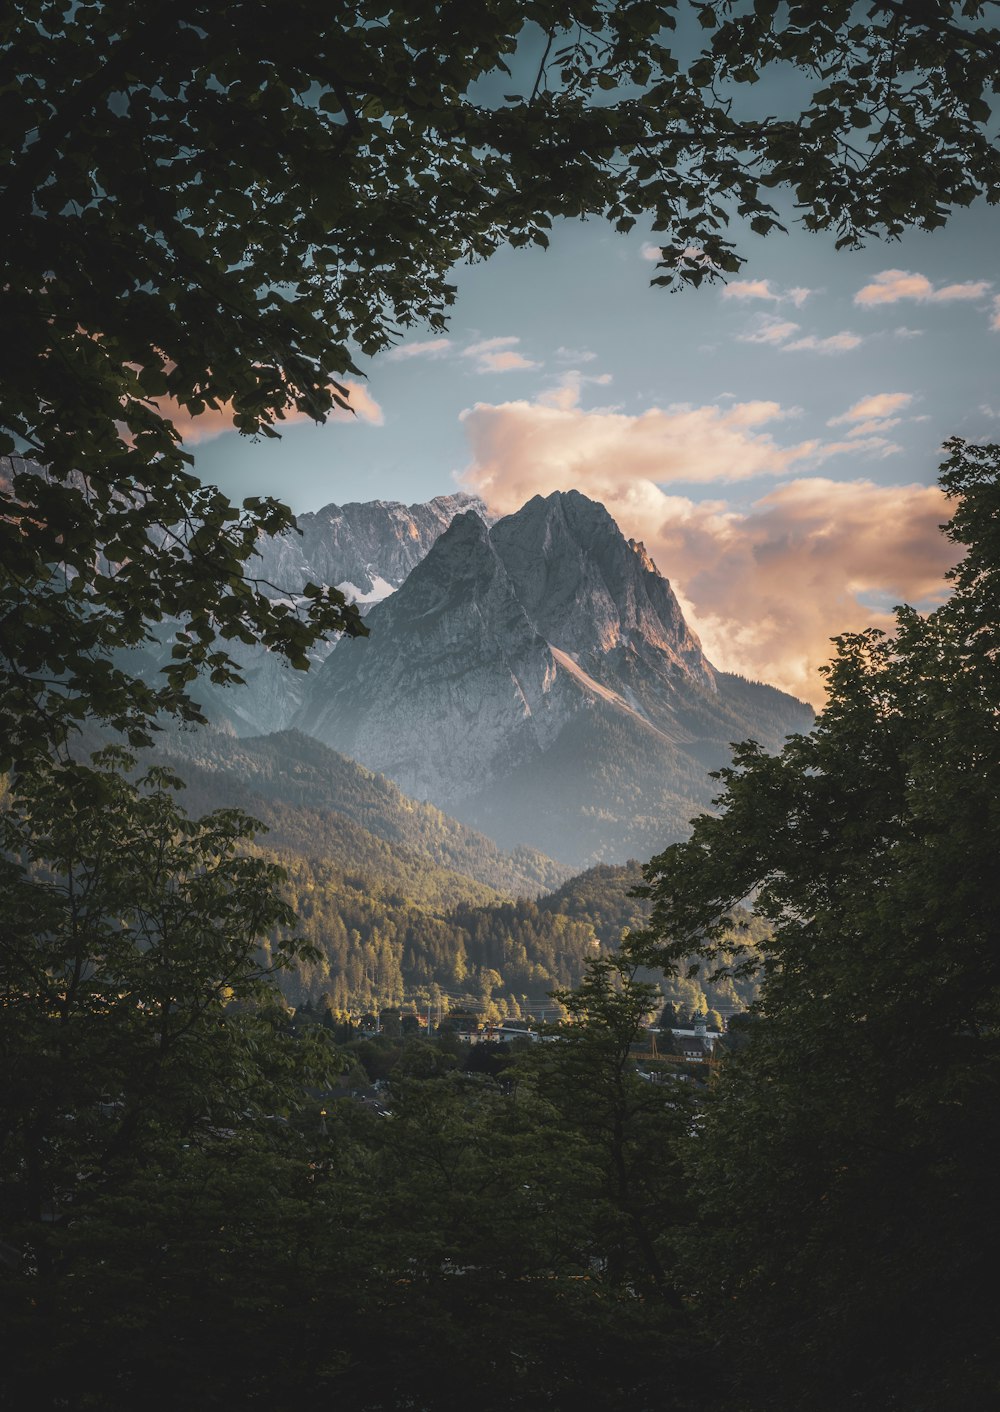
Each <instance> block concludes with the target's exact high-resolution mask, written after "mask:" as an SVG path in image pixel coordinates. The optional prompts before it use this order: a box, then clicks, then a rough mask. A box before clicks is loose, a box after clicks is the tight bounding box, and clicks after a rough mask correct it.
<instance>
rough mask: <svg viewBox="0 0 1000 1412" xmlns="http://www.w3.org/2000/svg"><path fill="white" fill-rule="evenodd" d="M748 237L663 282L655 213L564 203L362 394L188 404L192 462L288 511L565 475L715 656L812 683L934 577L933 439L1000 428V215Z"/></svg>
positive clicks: (521, 485) (501, 505)
mask: <svg viewBox="0 0 1000 1412" xmlns="http://www.w3.org/2000/svg"><path fill="white" fill-rule="evenodd" d="M736 240H737V245H738V248H739V249H740V250H741V252H742V253H743V254H744V255H745V256H746V264H745V266H744V268H743V270H742V271H741V273H740V275H739V276H735V277H731V278H730V279H729V282H728V284H726V285H721V284H715V285H711V286H708V285H703V286H702V287H701V288H700V289H697V290H693V289H689V290H684V291H683V292H681V293H677V294H671V293H668V292H666V291H665V290H662V289H653V288H650V287H649V280H650V278H651V277H652V276H653V275H654V274H655V273H656V269H655V262H656V259H657V258H658V250H657V247H656V246H655V245H654V244H653V238H652V237H651V236H650V234H649V233H648V232H647V233H646V234H643V233H642V232H641V231H635V232H633V233H632V234H631V235H629V236H621V235H618V234H616V233H615V232H614V231H613V230H612V229H611V228H610V227H609V226H607V225H605V224H604V223H602V222H601V221H599V220H591V221H587V222H579V221H578V222H572V223H570V222H566V223H564V224H562V225H561V226H558V227H557V228H556V230H555V231H554V232H553V240H552V244H551V247H550V249H549V250H548V251H539V250H531V251H514V250H506V251H503V252H501V253H500V254H499V255H498V256H496V257H495V258H494V259H493V260H491V261H488V262H486V263H482V264H479V265H475V266H468V267H463V268H461V269H458V270H456V272H455V276H454V279H455V284H456V287H457V295H456V301H455V305H454V309H453V311H452V316H451V323H450V328H449V330H448V333H447V335H446V336H443V337H437V338H431V337H430V336H429V335H428V334H427V332H426V331H420V330H414V331H412V332H411V333H409V334H408V335H407V336H406V338H405V339H404V340H403V341H401V342H400V344H399V345H398V346H397V347H396V348H394V349H393V350H392V351H390V352H387V353H385V354H382V355H380V356H379V357H377V358H374V359H371V360H369V361H367V362H366V363H365V364H364V365H363V371H364V373H365V378H364V380H359V379H355V380H354V381H353V388H352V402H353V404H354V405H355V407H356V415H355V416H353V417H352V416H348V415H347V414H343V415H339V416H337V417H336V418H334V419H332V420H331V421H330V422H328V423H327V424H326V425H325V426H323V427H316V426H314V425H313V424H312V423H310V422H306V421H303V422H301V423H298V424H295V423H287V424H286V425H285V427H284V429H283V431H282V437H281V440H280V441H277V442H276V441H271V440H265V439H259V440H256V441H255V440H250V439H247V438H244V437H241V436H240V435H238V434H237V433H235V432H233V431H231V430H226V429H225V425H224V423H223V422H222V421H221V420H219V419H214V420H213V419H211V418H210V417H203V418H200V419H199V421H198V424H197V426H195V427H192V428H191V429H190V432H189V444H190V446H191V449H193V451H194V453H195V457H196V469H197V470H198V473H199V474H200V475H201V477H202V478H203V479H204V480H206V481H210V482H213V483H215V484H217V485H219V486H220V487H221V488H222V489H223V490H225V491H226V492H227V493H228V494H229V495H230V497H231V498H233V499H234V500H237V501H238V500H241V499H242V498H243V497H244V496H247V495H260V494H272V495H278V496H280V497H281V498H282V499H283V500H285V501H287V502H288V503H289V504H290V505H291V506H292V508H293V509H294V510H295V511H296V512H302V511H307V510H316V509H319V508H321V507H322V506H324V505H327V504H330V503H331V502H336V503H338V504H342V503H345V502H347V501H354V500H372V499H384V500H401V501H404V502H405V503H407V504H411V503H414V502H418V501H424V500H427V499H430V498H431V497H432V496H434V495H441V494H448V493H450V492H453V491H455V490H466V491H470V492H473V493H476V494H479V495H480V496H482V498H483V499H484V500H485V501H486V502H487V504H488V505H489V507H490V508H491V509H492V510H493V511H495V512H499V513H504V514H506V513H510V512H512V511H514V510H516V509H517V508H519V506H520V505H522V504H523V503H524V502H525V501H526V500H528V499H530V498H531V496H532V495H535V494H542V495H546V494H549V493H551V492H552V491H554V490H566V489H570V488H575V489H578V490H580V491H582V492H584V493H585V494H587V495H590V496H592V497H593V498H594V499H596V500H600V501H601V502H602V503H603V504H605V505H606V506H607V508H608V510H609V511H610V512H611V514H612V515H613V516H614V518H615V519H616V521H617V522H618V524H619V526H620V527H621V529H622V530H623V532H624V533H625V534H626V535H628V536H629V537H631V538H635V539H639V540H642V541H643V542H644V543H645V545H646V547H647V549H648V550H649V552H650V553H651V554H652V556H653V559H654V560H655V562H656V565H657V567H658V568H659V570H660V571H661V573H663V574H664V575H665V576H666V577H667V578H668V579H669V580H670V581H671V584H672V585H673V587H674V589H675V591H676V592H677V594H678V597H679V598H680V601H681V604H682V606H683V608H684V611H685V615H686V616H687V618H688V620H689V622H690V624H691V626H692V627H693V628H694V630H695V631H696V632H697V633H698V634H699V636H700V637H701V640H702V643H703V646H704V647H705V650H706V653H707V655H708V657H709V659H710V660H711V661H712V662H713V663H715V665H716V666H718V667H720V668H722V669H724V670H728V671H737V672H741V673H743V674H744V675H746V676H749V677H752V678H754V679H757V680H763V681H768V682H771V683H773V684H774V685H776V686H780V687H782V688H784V689H785V690H787V691H791V692H793V693H794V694H795V695H797V696H799V697H802V698H804V699H806V700H809V701H812V702H813V703H814V704H817V703H819V702H820V701H821V699H822V690H823V688H822V678H821V676H820V675H819V673H818V668H819V667H820V666H821V665H822V664H823V663H824V662H826V661H827V660H828V659H829V657H830V655H831V650H832V649H831V644H830V639H831V637H833V636H834V635H835V634H837V633H840V632H844V631H854V630H858V629H861V628H863V627H867V626H869V625H874V626H878V627H882V628H887V627H890V626H891V608H892V606H893V605H894V604H896V603H900V602H908V603H913V604H915V605H917V606H918V607H921V608H925V609H926V608H929V607H932V606H933V605H934V603H936V602H939V601H940V600H941V598H942V596H943V594H944V592H945V585H944V574H945V572H946V570H947V568H948V567H949V566H950V565H951V564H952V563H953V562H954V561H955V560H956V558H957V557H958V555H957V552H956V549H955V546H953V545H951V544H950V543H949V542H948V541H946V540H945V539H944V537H943V536H942V534H941V533H940V529H939V526H940V525H941V523H942V522H943V521H944V520H945V519H947V516H948V509H947V502H946V501H945V499H944V497H943V495H942V494H941V492H940V491H939V490H938V488H937V485H936V476H937V468H938V465H939V463H940V461H941V460H942V459H943V453H942V449H941V448H942V443H943V442H944V441H945V440H946V438H948V437H950V436H961V437H963V438H965V439H966V440H970V441H973V440H980V441H990V440H997V441H1000V387H998V385H997V377H996V370H997V366H998V354H1000V254H998V252H1000V216H998V215H997V213H996V212H995V211H991V210H989V209H988V208H986V207H985V206H982V207H975V208H972V209H971V210H968V211H964V212H959V213H957V214H956V215H955V216H953V218H952V219H951V221H950V222H949V224H948V225H947V226H946V227H944V228H943V229H941V230H938V231H935V232H933V233H932V234H924V233H920V232H914V233H911V234H909V235H907V236H906V237H904V239H903V240H901V241H898V242H895V243H892V244H889V243H878V242H873V243H872V244H870V245H869V246H868V247H867V248H866V249H865V250H863V251H860V252H849V251H835V250H834V248H833V240H832V237H826V236H823V235H812V234H809V233H806V232H804V231H802V230H800V229H796V228H794V227H793V228H790V231H789V234H788V235H786V236H783V235H781V234H777V233H776V234H772V235H770V236H768V237H767V238H766V239H765V238H761V237H757V236H754V235H752V234H751V233H750V232H749V231H747V232H740V231H737V232H736Z"/></svg>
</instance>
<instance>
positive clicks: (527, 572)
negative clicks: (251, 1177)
mask: <svg viewBox="0 0 1000 1412" xmlns="http://www.w3.org/2000/svg"><path fill="white" fill-rule="evenodd" d="M490 539H491V542H492V544H493V546H494V548H495V550H496V552H497V554H498V555H499V556H500V558H501V559H502V561H503V563H504V566H505V568H506V570H507V573H508V574H509V576H510V578H511V581H512V583H513V584H514V585H515V588H516V591H517V594H518V598H519V599H520V601H521V603H522V604H523V605H524V608H525V611H526V612H527V614H528V616H529V617H530V618H531V620H532V622H534V623H535V625H536V627H537V628H538V630H539V632H540V633H541V634H542V636H543V637H544V638H545V639H546V640H547V641H548V642H550V643H551V644H552V645H553V646H554V647H558V648H560V649H561V650H563V651H564V652H568V653H570V654H571V655H572V656H573V657H574V658H588V659H590V660H589V665H588V670H591V671H592V670H594V667H595V665H596V661H595V659H600V658H603V657H604V656H606V655H607V654H608V653H609V652H613V651H615V650H617V649H625V648H627V647H628V648H632V649H635V650H643V649H654V650H655V651H657V652H660V653H667V654H668V656H669V657H670V659H671V660H672V662H673V663H674V665H675V666H676V667H678V668H679V669H680V670H682V671H683V672H685V673H688V674H690V675H693V676H694V677H695V678H697V679H698V680H699V681H700V683H701V684H702V685H703V686H706V687H708V688H709V689H712V687H713V682H714V678H713V674H712V670H711V668H710V667H709V665H708V663H707V662H706V661H705V658H704V656H703V655H702V651H701V646H700V644H699V642H698V639H697V638H696V637H695V636H694V634H693V633H692V632H691V630H690V629H689V628H688V626H687V624H686V623H685V621H684V615H683V614H682V612H681V609H680V605H679V603H678V602H677V599H676V597H675V596H674V593H673V591H672V590H671V588H670V585H669V584H668V583H667V581H666V579H664V578H663V577H662V576H661V575H660V574H659V573H658V572H657V570H656V566H655V565H654V563H653V561H652V559H651V558H650V557H649V555H648V554H647V553H646V551H645V549H644V548H643V547H642V546H641V545H639V546H637V545H636V543H635V541H634V540H626V538H625V536H624V535H623V534H622V532H621V530H620V529H619V528H618V526H617V525H616V524H615V522H614V520H613V519H612V517H611V515H610V514H609V513H608V511H607V509H606V508H605V507H604V506H603V505H601V504H599V503H598V502H597V501H595V500H591V499H589V497H588V496H586V495H582V494H581V493H580V492H579V491H577V490H568V491H555V492H553V494H552V495H549V496H546V497H544V498H543V497H542V496H540V495H536V496H535V497H534V499H532V500H529V501H528V503H527V504H526V505H525V506H524V507H523V509H521V510H518V511H517V512H516V514H513V515H508V516H507V517H506V518H505V519H503V520H499V521H498V522H497V524H495V525H494V526H493V528H492V530H491V531H490Z"/></svg>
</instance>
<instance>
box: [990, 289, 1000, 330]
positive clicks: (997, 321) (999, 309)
mask: <svg viewBox="0 0 1000 1412" xmlns="http://www.w3.org/2000/svg"><path fill="white" fill-rule="evenodd" d="M990 328H992V329H998V330H1000V294H995V295H994V296H993V317H992V318H991V319H990Z"/></svg>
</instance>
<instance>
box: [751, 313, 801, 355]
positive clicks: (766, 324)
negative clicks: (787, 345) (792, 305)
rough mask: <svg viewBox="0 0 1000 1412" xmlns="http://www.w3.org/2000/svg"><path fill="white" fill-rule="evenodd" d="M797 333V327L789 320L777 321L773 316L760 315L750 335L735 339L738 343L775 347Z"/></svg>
mask: <svg viewBox="0 0 1000 1412" xmlns="http://www.w3.org/2000/svg"><path fill="white" fill-rule="evenodd" d="M798 331H799V325H798V324H793V323H792V322H791V320H790V319H779V318H778V317H777V316H776V315H775V314H761V315H760V317H759V318H758V320H757V326H756V327H755V328H754V329H752V330H751V332H750V333H740V334H737V335H736V338H737V342H739V343H768V344H771V345H772V346H773V347H776V346H777V345H778V344H779V343H784V341H785V339H787V338H791V336H792V334H793V333H798Z"/></svg>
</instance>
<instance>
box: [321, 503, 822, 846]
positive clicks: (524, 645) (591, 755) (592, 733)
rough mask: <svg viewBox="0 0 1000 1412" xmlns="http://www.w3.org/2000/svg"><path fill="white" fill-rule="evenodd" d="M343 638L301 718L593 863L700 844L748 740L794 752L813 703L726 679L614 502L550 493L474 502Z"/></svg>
mask: <svg viewBox="0 0 1000 1412" xmlns="http://www.w3.org/2000/svg"><path fill="white" fill-rule="evenodd" d="M367 621H368V623H369V626H370V628H371V637H370V638H369V639H368V640H366V641H365V640H358V641H348V640H343V641H341V642H339V643H338V644H337V645H336V647H335V648H334V650H333V651H332V652H331V654H330V656H329V657H328V659H327V660H326V662H325V663H324V664H323V665H322V666H321V667H320V668H319V669H318V671H317V672H316V673H315V675H313V674H310V675H311V677H312V679H311V680H310V681H309V682H308V683H307V685H306V688H305V691H304V693H303V704H302V707H301V709H300V711H299V712H298V713H297V715H296V717H295V725H296V726H297V727H298V728H299V729H301V730H303V731H305V732H306V733H308V734H311V735H314V736H316V737H317V738H318V739H321V740H323V741H325V742H326V743H327V744H329V745H331V746H332V747H333V748H335V749H337V750H340V751H341V752H343V753H344V754H347V755H351V756H352V757H353V758H355V759H357V760H359V761H361V762H362V763H363V764H365V765H367V766H368V767H369V768H371V769H373V770H377V771H379V772H380V773H384V774H386V775H388V776H389V777H390V778H392V779H394V780H395V781H396V782H397V783H398V784H399V785H400V787H401V788H402V789H403V790H404V791H405V792H406V793H408V794H411V795H413V796H414V797H416V798H421V799H430V800H432V801H433V802H435V803H437V804H439V805H440V806H441V807H443V808H446V809H448V810H449V812H451V813H453V814H455V815H456V816H457V817H459V818H461V819H463V820H465V821H466V822H469V823H472V824H473V825H474V826H475V827H478V828H480V829H482V830H483V831H484V832H486V833H488V834H489V835H490V836H492V837H494V838H496V839H497V840H498V841H500V842H503V843H504V844H506V845H510V844H513V843H516V842H527V843H530V844H531V845H532V846H534V847H536V848H539V849H540V850H541V851H543V852H545V853H548V854H550V855H551V856H553V857H556V858H558V859H560V860H561V861H562V862H565V863H569V864H572V865H574V866H581V865H584V864H586V863H589V862H593V861H600V860H606V861H616V860H623V859H624V858H627V857H629V856H638V857H642V856H649V854H651V853H653V852H655V851H657V850H658V849H659V848H662V847H663V846H664V844H665V843H667V842H669V841H670V840H671V839H672V838H679V837H683V836H685V834H686V833H687V829H688V821H689V819H690V817H691V816H692V815H693V814H694V813H696V812H700V811H701V810H702V809H703V808H704V807H705V806H706V805H707V804H708V803H709V800H710V798H711V793H712V785H711V781H710V780H708V778H707V771H708V770H710V769H712V768H714V767H716V766H718V765H720V764H722V763H724V762H725V760H726V759H727V758H728V755H729V745H730V743H731V742H733V741H735V740H739V739H744V738H747V737H753V738H755V739H757V740H759V741H760V743H761V744H762V745H764V746H765V747H766V748H770V749H776V748H778V747H780V744H781V741H782V740H783V738H784V737H785V736H786V735H787V734H789V733H791V732H792V731H796V730H802V729H807V728H808V726H809V724H810V722H811V719H812V712H811V710H810V708H809V707H807V706H805V705H804V704H803V703H802V702H798V701H796V700H795V699H794V698H792V697H790V696H787V695H785V694H784V693H782V692H779V691H777V690H775V689H774V688H772V687H767V686H763V685H760V684H756V683H749V682H746V681H743V680H742V679H741V678H737V677H734V676H731V675H730V674H728V673H724V672H719V671H717V670H716V669H715V668H714V667H712V665H711V664H710V663H709V662H708V661H707V659H706V658H705V656H704V654H703V652H702V650H701V646H700V644H699V642H698V640H697V638H696V637H695V636H694V634H693V633H692V632H691V631H690V629H689V628H688V626H687V624H686V623H685V621H684V617H683V614H682V612H681V609H680V606H679V604H678V602H677V599H676V597H675V595H674V593H673V591H672V589H671V588H670V585H669V583H668V581H667V580H666V579H665V578H663V576H662V575H661V574H660V573H659V572H658V571H657V569H656V567H655V565H654V564H653V563H652V560H651V559H650V558H649V555H648V554H647V553H646V551H645V549H644V547H643V546H642V545H641V544H637V543H636V542H635V541H631V540H626V539H625V537H624V536H623V535H622V534H621V531H620V530H619V529H618V527H617V525H616V524H615V522H614V520H613V519H612V518H611V516H610V515H609V514H608V512H607V510H606V509H605V508H604V507H603V506H602V505H599V504H597V503H596V502H594V501H592V500H590V499H588V498H587V497H586V496H584V495H581V494H580V493H579V492H577V491H569V492H556V493H555V494H553V495H550V496H548V497H547V498H544V499H543V498H542V497H541V496H536V497H534V499H532V500H531V501H529V502H528V503H527V505H525V506H524V507H523V508H522V509H521V510H519V511H518V512H517V513H516V514H514V515H510V516H507V517H506V518H505V519H502V520H500V521H498V522H496V523H495V524H494V525H493V526H492V527H491V526H489V525H488V524H487V523H486V521H485V520H484V519H483V518H482V517H481V516H480V515H479V514H477V513H476V511H475V510H474V509H468V510H466V511H464V512H463V513H459V514H457V515H456V516H455V517H454V518H453V519H452V521H451V523H450V525H449V527H448V528H447V530H446V531H445V532H444V533H443V534H442V535H441V536H440V538H439V539H438V540H436V542H435V543H434V545H433V546H432V548H431V549H430V551H429V552H428V553H427V555H426V556H425V557H424V558H423V559H421V561H420V562H419V563H418V564H417V565H416V566H415V567H414V569H413V570H412V571H411V573H410V575H409V577H408V578H407V579H406V580H405V581H404V583H403V584H402V586H401V587H400V588H399V589H398V590H397V591H396V592H395V593H394V594H393V595H392V597H390V598H388V599H387V600H386V601H384V602H382V603H379V604H377V605H375V606H374V607H372V608H371V610H370V612H369V614H368V619H367Z"/></svg>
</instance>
